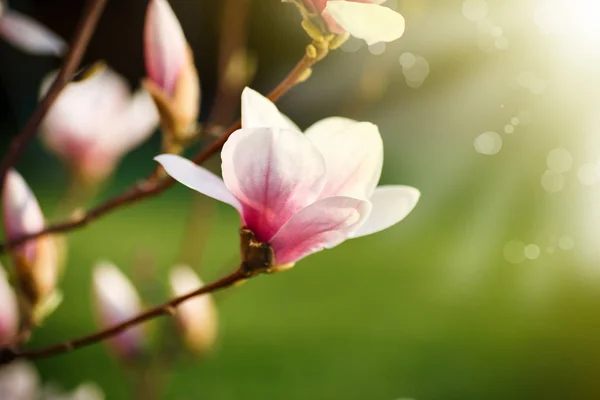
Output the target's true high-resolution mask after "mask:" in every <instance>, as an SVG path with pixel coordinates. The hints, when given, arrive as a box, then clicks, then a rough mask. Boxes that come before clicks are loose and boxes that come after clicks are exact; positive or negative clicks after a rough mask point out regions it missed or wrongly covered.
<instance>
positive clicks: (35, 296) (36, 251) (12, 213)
mask: <svg viewBox="0 0 600 400" xmlns="http://www.w3.org/2000/svg"><path fill="white" fill-rule="evenodd" d="M2 197H3V211H4V229H5V234H6V237H7V239H9V240H10V239H14V238H17V237H20V236H22V235H26V234H30V233H35V232H38V231H40V230H42V229H43V228H44V216H43V215H42V211H41V210H40V207H39V205H38V202H37V200H36V198H35V196H34V195H33V193H32V192H31V189H30V188H29V186H27V183H26V182H25V180H24V179H23V178H22V177H21V175H19V174H18V173H17V172H16V171H14V170H11V171H9V172H8V174H7V176H6V182H5V184H4V190H3V196H2ZM10 254H11V256H12V259H13V261H14V264H15V271H16V278H17V281H18V284H19V288H20V290H21V292H22V294H23V297H24V299H25V300H26V302H27V305H28V307H29V308H30V310H29V311H30V312H31V313H32V314H36V308H38V307H40V306H41V305H42V304H44V303H45V302H46V300H47V299H48V298H49V297H50V296H51V295H52V293H53V292H54V290H55V287H56V281H57V279H58V270H59V266H58V252H57V248H56V244H55V242H54V239H53V238H52V237H51V236H42V237H40V238H37V239H32V240H29V241H27V242H25V243H23V244H21V245H18V246H16V247H15V248H13V249H11V252H10Z"/></svg>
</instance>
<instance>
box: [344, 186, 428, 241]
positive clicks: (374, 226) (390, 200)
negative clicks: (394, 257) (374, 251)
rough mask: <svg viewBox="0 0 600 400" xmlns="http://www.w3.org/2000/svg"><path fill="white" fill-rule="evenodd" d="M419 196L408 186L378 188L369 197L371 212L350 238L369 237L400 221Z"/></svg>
mask: <svg viewBox="0 0 600 400" xmlns="http://www.w3.org/2000/svg"><path fill="white" fill-rule="evenodd" d="M420 196H421V194H420V193H419V191H418V190H417V189H415V188H413V187H410V186H380V187H378V188H377V189H375V192H374V193H373V196H371V203H372V204H373V210H372V211H371V214H370V215H369V218H368V219H367V220H366V221H365V223H364V224H363V225H362V226H361V227H360V228H358V230H357V231H356V232H355V233H353V234H352V237H359V236H365V235H370V234H372V233H376V232H379V231H382V230H384V229H387V228H389V227H390V226H392V225H395V224H397V223H398V222H400V221H402V220H403V219H404V218H406V216H407V215H408V214H410V212H411V211H412V210H413V209H414V208H415V206H416V205H417V202H418V201H419V197H420Z"/></svg>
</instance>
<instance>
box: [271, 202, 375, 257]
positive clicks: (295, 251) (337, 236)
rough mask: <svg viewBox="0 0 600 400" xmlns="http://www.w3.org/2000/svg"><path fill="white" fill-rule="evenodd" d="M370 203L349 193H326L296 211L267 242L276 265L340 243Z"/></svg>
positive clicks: (366, 211) (365, 212)
mask: <svg viewBox="0 0 600 400" xmlns="http://www.w3.org/2000/svg"><path fill="white" fill-rule="evenodd" d="M370 211H371V203H370V202H368V201H365V200H359V199H353V198H351V197H342V196H337V197H328V198H326V199H322V200H319V201H317V202H316V203H313V204H311V205H310V206H308V207H306V208H304V209H302V210H300V211H299V212H298V213H296V214H295V215H294V216H293V217H292V218H291V219H290V220H289V221H288V222H287V223H286V224H285V225H284V226H283V227H282V228H281V229H280V230H279V232H277V234H276V235H275V236H274V237H273V239H271V241H270V242H269V243H270V244H271V246H272V247H273V250H274V251H275V261H276V262H277V265H284V264H289V263H293V262H296V261H298V260H300V259H301V258H303V257H306V256H308V255H309V254H312V253H315V252H317V251H321V250H323V249H325V248H332V247H334V246H337V245H338V244H340V243H342V242H343V241H344V240H346V239H347V238H348V236H349V235H350V234H351V233H352V232H353V231H354V230H356V228H357V227H359V226H360V225H361V224H362V223H363V222H364V220H365V219H366V218H367V217H368V215H369V212H370Z"/></svg>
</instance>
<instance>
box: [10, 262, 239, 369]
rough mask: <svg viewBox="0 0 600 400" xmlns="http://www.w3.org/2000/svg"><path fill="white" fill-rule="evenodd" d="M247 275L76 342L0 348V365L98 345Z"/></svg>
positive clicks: (236, 274)
mask: <svg viewBox="0 0 600 400" xmlns="http://www.w3.org/2000/svg"><path fill="white" fill-rule="evenodd" d="M249 276H250V274H249V273H248V272H247V271H245V270H244V269H243V268H240V269H238V270H237V271H235V272H234V273H232V274H230V275H228V276H226V277H224V278H222V279H219V280H218V281H215V282H213V283H211V284H210V285H206V286H203V287H201V288H199V289H197V290H194V291H193V292H190V293H188V294H186V295H184V296H181V297H177V298H174V299H172V300H169V301H168V302H166V303H164V304H161V305H159V306H156V307H153V308H150V309H149V310H147V311H145V312H143V313H142V314H139V315H137V316H135V317H133V318H131V319H129V320H127V321H124V322H122V323H120V324H118V325H114V326H112V327H110V328H107V329H105V330H102V331H99V332H96V333H93V334H91V335H87V336H83V337H80V338H77V339H73V340H69V341H67V342H64V343H60V344H57V345H54V346H49V347H44V348H41V349H34V350H18V349H11V348H4V349H3V348H0V365H3V364H8V363H10V362H12V361H14V360H16V359H18V358H27V359H35V358H41V357H49V356H53V355H56V354H61V353H66V352H69V351H72V350H76V349H79V348H82V347H86V346H90V345H92V344H95V343H99V342H101V341H103V340H106V339H109V338H111V337H113V336H115V335H118V334H119V333H121V332H123V331H125V330H126V329H129V328H131V327H133V326H135V325H138V324H141V323H143V322H146V321H148V320H150V319H153V318H155V317H159V316H162V315H172V314H174V313H176V312H177V310H176V307H177V306H178V305H179V304H181V303H183V302H185V301H187V300H189V299H191V298H193V297H196V296H200V295H203V294H207V293H212V292H216V291H218V290H221V289H225V288H227V287H230V286H233V285H235V284H236V283H239V282H241V281H243V280H244V279H247V278H248V277H249Z"/></svg>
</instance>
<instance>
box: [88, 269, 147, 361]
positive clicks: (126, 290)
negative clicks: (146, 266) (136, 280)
mask: <svg viewBox="0 0 600 400" xmlns="http://www.w3.org/2000/svg"><path fill="white" fill-rule="evenodd" d="M92 296H93V303H94V308H95V311H96V316H97V319H98V322H99V324H100V325H101V326H102V327H109V326H113V325H115V324H118V323H121V322H123V321H125V320H127V319H129V318H131V317H133V316H135V315H136V314H138V313H139V312H141V310H142V305H141V301H140V298H139V296H138V293H137V291H136V290H135V288H134V287H133V285H132V284H131V282H130V281H129V279H127V277H126V276H125V275H124V274H123V273H122V272H121V271H120V270H119V269H118V268H117V267H116V266H115V265H113V264H111V263H109V262H100V263H98V264H97V265H96V266H95V267H94V272H93V285H92ZM109 343H110V345H111V347H112V348H113V350H114V351H115V352H116V353H117V354H118V355H119V356H121V357H124V358H128V357H133V356H136V355H137V354H139V353H140V351H141V350H142V349H143V346H144V344H145V335H144V328H143V326H141V325H137V326H134V327H132V328H130V329H128V330H126V331H124V332H122V333H120V334H118V335H117V336H114V337H113V338H112V339H111V340H110V342H109Z"/></svg>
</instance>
